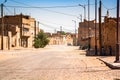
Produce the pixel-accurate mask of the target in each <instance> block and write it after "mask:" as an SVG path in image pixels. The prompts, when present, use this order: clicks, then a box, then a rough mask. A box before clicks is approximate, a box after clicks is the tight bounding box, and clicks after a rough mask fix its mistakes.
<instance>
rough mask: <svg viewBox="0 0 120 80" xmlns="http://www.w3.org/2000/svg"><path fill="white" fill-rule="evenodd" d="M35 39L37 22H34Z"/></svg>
mask: <svg viewBox="0 0 120 80" xmlns="http://www.w3.org/2000/svg"><path fill="white" fill-rule="evenodd" d="M34 37H35V38H36V21H34Z"/></svg>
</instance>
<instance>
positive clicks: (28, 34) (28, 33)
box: [23, 31, 31, 37]
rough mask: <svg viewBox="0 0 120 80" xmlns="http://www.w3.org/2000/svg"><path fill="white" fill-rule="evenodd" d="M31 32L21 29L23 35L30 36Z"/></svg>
mask: <svg viewBox="0 0 120 80" xmlns="http://www.w3.org/2000/svg"><path fill="white" fill-rule="evenodd" d="M30 35H31V33H30V32H29V31H23V36H24V37H30Z"/></svg>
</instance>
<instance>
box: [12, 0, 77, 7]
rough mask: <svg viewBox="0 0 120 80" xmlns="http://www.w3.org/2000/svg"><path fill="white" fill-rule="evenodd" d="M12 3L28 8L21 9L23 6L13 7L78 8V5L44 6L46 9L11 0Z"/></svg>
mask: <svg viewBox="0 0 120 80" xmlns="http://www.w3.org/2000/svg"><path fill="white" fill-rule="evenodd" d="M12 1H13V2H15V3H18V4H22V5H25V6H26V5H27V6H29V7H25V6H24V7H23V6H15V7H23V8H69V7H79V5H70V6H46V7H37V6H31V5H28V4H25V3H22V2H18V1H15V0H12Z"/></svg>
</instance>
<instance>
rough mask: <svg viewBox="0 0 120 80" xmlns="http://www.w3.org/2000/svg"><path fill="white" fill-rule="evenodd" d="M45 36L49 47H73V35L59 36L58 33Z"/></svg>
mask: <svg viewBox="0 0 120 80" xmlns="http://www.w3.org/2000/svg"><path fill="white" fill-rule="evenodd" d="M46 34H47V35H48V38H49V40H50V42H49V45H73V34H70V33H66V34H65V35H61V34H60V33H59V32H57V33H52V34H50V33H46Z"/></svg>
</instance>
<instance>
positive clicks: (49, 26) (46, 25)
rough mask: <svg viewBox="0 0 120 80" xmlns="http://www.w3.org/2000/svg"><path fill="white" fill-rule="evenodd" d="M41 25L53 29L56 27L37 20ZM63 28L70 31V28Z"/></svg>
mask: <svg viewBox="0 0 120 80" xmlns="http://www.w3.org/2000/svg"><path fill="white" fill-rule="evenodd" d="M39 23H40V24H41V25H43V26H45V27H48V28H53V29H56V27H53V26H51V25H48V24H45V23H42V22H39ZM57 29H59V28H57ZM63 29H64V30H66V31H70V32H71V31H72V30H68V29H65V28H63Z"/></svg>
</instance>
